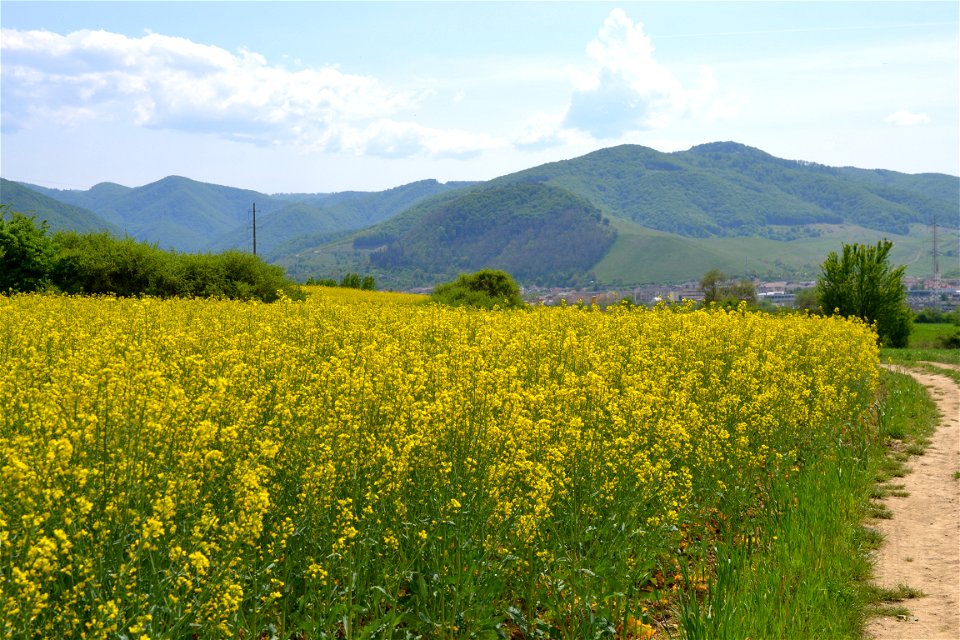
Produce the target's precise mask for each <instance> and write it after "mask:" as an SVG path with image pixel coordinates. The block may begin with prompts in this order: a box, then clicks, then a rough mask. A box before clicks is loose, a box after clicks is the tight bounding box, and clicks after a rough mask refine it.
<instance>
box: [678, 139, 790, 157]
mask: <svg viewBox="0 0 960 640" xmlns="http://www.w3.org/2000/svg"><path fill="white" fill-rule="evenodd" d="M689 152H692V153H724V154H750V155H755V156H762V157H772V156H770V154H769V153H767V152H766V151H763V150H761V149H757V148H756V147H750V146H747V145H745V144H741V143H739V142H733V141H724V142H708V143H706V144H698V145H696V146H693V147H690V150H689Z"/></svg>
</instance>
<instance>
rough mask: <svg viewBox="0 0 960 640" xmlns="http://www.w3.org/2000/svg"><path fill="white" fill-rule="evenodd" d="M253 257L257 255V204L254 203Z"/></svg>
mask: <svg viewBox="0 0 960 640" xmlns="http://www.w3.org/2000/svg"><path fill="white" fill-rule="evenodd" d="M253 255H257V203H256V202H254V203H253Z"/></svg>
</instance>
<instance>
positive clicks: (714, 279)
mask: <svg viewBox="0 0 960 640" xmlns="http://www.w3.org/2000/svg"><path fill="white" fill-rule="evenodd" d="M700 290H701V291H703V303H704V304H705V305H708V304H710V303H711V302H716V303H719V304H722V305H732V306H736V305H737V304H739V303H740V301H741V300H745V301H746V302H748V303H750V304H754V303H756V301H757V288H756V287H755V286H754V284H753V282H752V281H750V280H748V279H746V278H741V279H740V280H737V281H733V280H730V279H728V278H727V276H726V274H724V273H723V272H722V271H720V270H719V269H711V270H710V271H707V273H705V274H704V276H703V277H702V278H701V279H700Z"/></svg>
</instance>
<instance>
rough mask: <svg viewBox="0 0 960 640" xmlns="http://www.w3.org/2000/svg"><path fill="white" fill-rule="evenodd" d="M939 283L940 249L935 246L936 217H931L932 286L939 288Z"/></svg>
mask: <svg viewBox="0 0 960 640" xmlns="http://www.w3.org/2000/svg"><path fill="white" fill-rule="evenodd" d="M941 286H942V285H941V283H940V251H939V247H937V219H936V218H934V219H933V288H934V289H937V290H939V289H940V287H941Z"/></svg>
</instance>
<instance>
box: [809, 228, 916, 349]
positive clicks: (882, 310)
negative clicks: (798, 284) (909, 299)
mask: <svg viewBox="0 0 960 640" xmlns="http://www.w3.org/2000/svg"><path fill="white" fill-rule="evenodd" d="M891 248H893V243H892V242H890V241H889V240H882V241H880V242H878V243H877V244H876V246H867V245H861V244H844V245H843V251H842V252H841V253H840V254H839V255H838V254H837V252H836V251H831V252H830V253H829V254H828V256H827V259H826V260H825V261H824V263H823V265H822V266H821V273H820V276H819V277H818V278H817V295H818V297H819V298H820V306H821V308H822V309H823V311H824V312H825V313H830V312H835V313H838V314H840V315H842V316H847V317H849V316H854V317H857V318H861V319H863V320H864V321H866V322H871V323H872V322H876V324H877V337H878V339H879V340H880V344H882V345H884V346H891V347H905V346H907V339H908V338H909V337H910V330H911V328H912V327H911V319H910V309H909V308H908V307H907V305H906V294H907V290H906V287H904V286H903V272H904V269H905V267H904V266H903V265H901V266H899V267H897V268H896V269H893V268H891V266H890V249H891Z"/></svg>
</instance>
